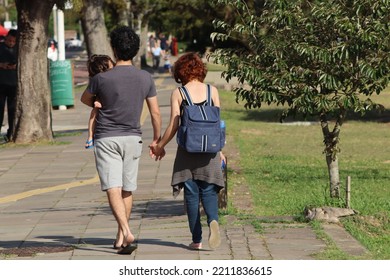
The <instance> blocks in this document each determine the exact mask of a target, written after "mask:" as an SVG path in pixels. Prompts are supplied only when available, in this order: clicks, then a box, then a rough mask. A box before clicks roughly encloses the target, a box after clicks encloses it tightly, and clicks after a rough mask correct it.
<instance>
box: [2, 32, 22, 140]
mask: <svg viewBox="0 0 390 280" xmlns="http://www.w3.org/2000/svg"><path fill="white" fill-rule="evenodd" d="M17 34H18V33H17V30H15V29H11V30H10V31H8V34H7V36H6V37H5V40H4V42H3V43H0V128H1V126H2V125H3V120H4V111H5V104H7V114H8V130H7V134H6V136H5V137H4V139H5V141H6V142H8V141H10V140H12V134H13V127H14V117H15V109H16V89H17V83H18V78H17V72H16V66H17V61H18V57H17V48H16V42H17V41H16V39H17Z"/></svg>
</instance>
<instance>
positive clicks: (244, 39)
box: [212, 0, 390, 117]
mask: <svg viewBox="0 0 390 280" xmlns="http://www.w3.org/2000/svg"><path fill="white" fill-rule="evenodd" d="M216 1H217V2H218V3H219V4H222V5H230V6H231V7H233V8H234V9H235V10H236V13H237V19H238V20H237V22H236V23H234V24H229V23H227V22H224V21H221V20H215V21H214V25H215V27H216V29H217V32H215V33H213V34H212V39H213V40H214V42H221V41H226V40H229V41H232V42H234V43H235V47H232V48H219V49H217V50H216V51H215V52H214V55H213V57H214V59H215V60H216V62H217V63H221V64H224V65H227V66H228V69H227V70H226V71H225V72H224V76H225V78H226V79H227V80H229V79H231V78H232V77H237V78H238V79H239V81H240V82H242V83H246V84H247V85H248V86H249V87H242V88H237V89H236V99H237V101H239V100H240V99H242V100H244V101H245V107H247V108H260V107H261V105H262V104H263V103H267V104H271V103H276V104H278V105H279V104H282V105H285V104H286V105H288V109H287V110H286V112H285V114H284V116H283V117H285V116H287V115H289V114H296V113H300V114H303V115H319V116H321V115H327V114H328V115H340V113H341V114H344V113H345V112H347V111H350V110H352V111H355V112H360V113H364V112H366V111H368V110H372V109H374V108H378V107H380V105H377V104H375V103H374V102H373V101H372V100H371V99H370V98H369V97H370V96H371V95H372V94H374V93H375V94H379V93H380V92H381V91H382V90H383V89H384V88H385V87H386V86H387V85H388V83H389V77H390V26H389V22H390V1H389V0H327V1H322V0H312V1H310V0H273V1H255V4H254V5H255V8H253V7H252V8H250V7H249V6H248V3H247V2H249V1H243V0H234V1H231V0H216ZM251 2H252V3H251V4H252V6H253V1H251Z"/></svg>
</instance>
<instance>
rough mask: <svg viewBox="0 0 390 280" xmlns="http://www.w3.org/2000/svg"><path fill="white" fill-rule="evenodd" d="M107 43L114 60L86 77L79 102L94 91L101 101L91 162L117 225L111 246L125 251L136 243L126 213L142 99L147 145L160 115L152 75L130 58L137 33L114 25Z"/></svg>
mask: <svg viewBox="0 0 390 280" xmlns="http://www.w3.org/2000/svg"><path fill="white" fill-rule="evenodd" d="M110 44H111V47H112V50H113V53H114V55H115V61H116V64H115V66H114V67H113V68H112V69H111V70H110V71H106V72H102V73H99V74H97V75H95V76H94V77H92V78H91V79H90V81H89V85H88V87H87V89H86V90H85V91H84V92H83V94H82V96H81V102H82V103H84V104H86V105H88V106H90V107H93V106H94V100H95V96H96V98H98V99H99V101H100V102H101V104H102V107H101V108H100V109H99V114H98V116H97V121H96V127H95V136H94V145H95V148H94V152H95V161H96V168H97V171H98V174H99V178H100V183H101V189H102V191H104V192H106V194H107V199H108V202H109V205H110V207H111V210H112V213H113V215H114V217H115V219H116V222H117V226H118V230H117V235H116V239H115V241H114V244H113V247H114V248H115V249H118V251H117V253H118V254H131V253H132V252H133V251H134V250H135V249H136V248H137V246H136V245H134V244H133V243H134V241H135V237H134V235H133V233H132V232H131V230H130V226H129V219H130V215H131V210H132V206H133V192H134V191H135V190H136V189H137V176H138V166H139V160H140V158H141V154H142V145H143V141H142V130H141V113H142V109H143V105H144V102H145V101H146V104H147V107H148V110H149V114H150V117H151V122H152V126H153V140H152V143H151V146H153V145H154V144H155V143H157V141H158V139H159V138H160V133H161V123H162V121H161V114H160V108H159V105H158V101H157V91H156V87H155V84H154V80H153V77H152V76H151V75H150V74H149V73H148V72H146V71H145V70H140V69H138V68H137V67H135V66H133V63H132V60H133V58H134V57H135V56H136V54H137V53H138V51H139V48H140V38H139V36H138V35H137V34H136V33H135V32H134V30H132V29H131V28H130V27H128V26H120V27H117V28H115V29H114V30H113V31H111V33H110Z"/></svg>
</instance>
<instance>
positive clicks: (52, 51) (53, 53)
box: [47, 40, 58, 61]
mask: <svg viewBox="0 0 390 280" xmlns="http://www.w3.org/2000/svg"><path fill="white" fill-rule="evenodd" d="M47 58H48V59H50V60H51V61H57V59H58V50H57V47H56V44H55V42H54V41H53V40H51V41H50V45H49V47H48V48H47Z"/></svg>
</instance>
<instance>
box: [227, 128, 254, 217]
mask: <svg viewBox="0 0 390 280" xmlns="http://www.w3.org/2000/svg"><path fill="white" fill-rule="evenodd" d="M223 153H224V154H225V156H226V157H227V162H228V170H229V171H230V172H229V175H228V176H230V177H231V176H241V175H240V174H241V169H240V152H239V150H238V148H237V147H236V145H234V141H233V139H232V137H229V136H227V144H226V147H225V148H224V150H223ZM228 195H229V197H230V198H231V202H232V205H233V207H234V208H236V209H238V210H240V211H244V212H251V211H252V210H253V203H252V197H251V195H250V191H249V187H248V185H247V184H246V182H245V180H244V179H243V178H242V180H239V181H238V183H235V185H234V187H233V186H228Z"/></svg>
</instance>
